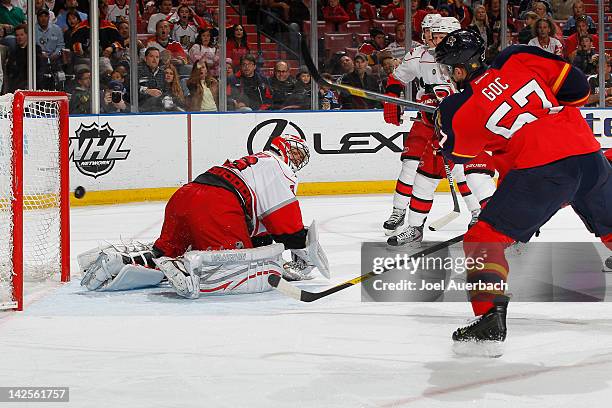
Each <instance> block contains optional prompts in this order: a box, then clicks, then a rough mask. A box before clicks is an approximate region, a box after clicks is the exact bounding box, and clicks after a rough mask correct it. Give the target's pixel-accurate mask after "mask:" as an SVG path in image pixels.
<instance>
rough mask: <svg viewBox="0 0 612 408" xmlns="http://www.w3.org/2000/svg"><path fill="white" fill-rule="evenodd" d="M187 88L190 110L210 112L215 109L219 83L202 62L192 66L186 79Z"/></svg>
mask: <svg viewBox="0 0 612 408" xmlns="http://www.w3.org/2000/svg"><path fill="white" fill-rule="evenodd" d="M187 88H188V89H189V97H188V98H187V99H188V102H187V104H188V108H189V110H191V111H196V112H197V111H204V112H212V111H216V110H217V106H218V103H219V83H218V82H217V80H216V79H215V78H213V77H212V76H211V75H210V74H209V73H208V70H207V67H206V64H205V63H204V62H199V63H197V64H195V65H194V66H193V69H192V70H191V75H190V76H189V79H188V80H187Z"/></svg>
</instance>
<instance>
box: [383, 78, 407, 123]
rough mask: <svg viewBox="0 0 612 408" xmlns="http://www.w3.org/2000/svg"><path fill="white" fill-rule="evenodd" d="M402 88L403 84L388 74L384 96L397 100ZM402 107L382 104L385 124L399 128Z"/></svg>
mask: <svg viewBox="0 0 612 408" xmlns="http://www.w3.org/2000/svg"><path fill="white" fill-rule="evenodd" d="M403 88H404V86H403V84H402V83H401V82H400V81H398V80H397V79H396V78H395V77H394V76H393V74H389V77H388V78H387V88H386V90H385V91H386V93H385V95H387V96H393V97H396V98H399V96H400V94H401V93H402V89H403ZM402 113H403V112H402V107H401V106H399V105H397V104H395V103H389V102H383V115H384V119H385V122H387V123H390V124H392V125H395V126H399V125H400V124H401V123H402Z"/></svg>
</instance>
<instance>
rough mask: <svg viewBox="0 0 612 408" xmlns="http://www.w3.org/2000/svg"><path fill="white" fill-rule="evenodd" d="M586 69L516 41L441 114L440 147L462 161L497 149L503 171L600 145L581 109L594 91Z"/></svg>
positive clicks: (438, 120) (447, 102)
mask: <svg viewBox="0 0 612 408" xmlns="http://www.w3.org/2000/svg"><path fill="white" fill-rule="evenodd" d="M589 91H590V89H589V85H588V83H587V80H586V78H585V76H584V74H583V73H582V72H580V71H579V70H578V69H577V68H575V67H572V66H571V65H570V64H568V63H566V62H565V61H563V60H562V59H561V58H560V57H558V56H556V55H553V54H550V53H548V52H546V51H543V50H541V49H538V48H536V47H529V46H520V45H519V46H516V45H515V46H510V47H508V48H506V49H505V50H504V51H502V52H501V53H500V54H499V55H498V57H497V58H496V59H495V60H494V61H493V63H492V64H491V67H490V68H489V69H488V70H486V71H485V72H483V73H482V74H481V75H480V76H477V77H475V79H474V80H472V81H470V83H469V84H467V85H466V87H465V89H464V90H463V91H462V92H460V93H457V94H454V95H451V96H449V97H448V98H446V99H444V101H442V103H441V104H440V108H439V115H437V117H436V126H437V127H438V131H439V136H440V142H441V147H442V149H443V152H444V153H445V155H447V156H448V157H449V158H451V159H452V160H453V161H455V162H456V163H466V162H469V161H470V160H471V159H473V158H474V157H476V156H477V155H478V154H479V153H480V152H482V151H483V150H486V151H491V152H492V153H493V155H494V158H495V162H496V166H497V168H498V170H499V171H500V174H502V175H503V174H505V173H506V172H507V171H509V170H511V169H524V168H531V167H537V166H542V165H545V164H548V163H552V162H554V161H557V160H561V159H563V158H566V157H570V156H576V155H581V154H587V153H592V152H595V151H597V150H599V149H600V145H599V143H598V142H597V140H596V139H595V138H594V137H593V132H592V131H591V128H590V127H589V125H588V124H587V122H586V121H585V120H584V119H583V118H582V115H581V114H580V111H579V110H578V108H577V107H578V106H580V105H583V104H584V103H585V102H586V100H587V99H588V96H589Z"/></svg>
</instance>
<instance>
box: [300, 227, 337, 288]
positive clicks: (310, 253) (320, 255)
mask: <svg viewBox="0 0 612 408" xmlns="http://www.w3.org/2000/svg"><path fill="white" fill-rule="evenodd" d="M291 254H292V256H293V255H295V256H297V257H298V258H300V259H301V260H303V261H304V262H305V264H306V265H307V266H311V267H312V268H317V269H318V270H319V272H320V273H321V275H323V276H324V277H325V278H327V279H329V278H330V277H331V275H330V272H329V261H328V260H327V255H325V251H324V250H323V248H322V247H321V245H320V244H319V233H318V231H317V225H316V224H315V221H312V224H310V227H308V235H307V237H306V248H304V249H292V250H291ZM312 268H311V270H312ZM305 269H306V268H304V270H305ZM308 273H310V271H309V272H308ZM308 273H306V276H307V275H308Z"/></svg>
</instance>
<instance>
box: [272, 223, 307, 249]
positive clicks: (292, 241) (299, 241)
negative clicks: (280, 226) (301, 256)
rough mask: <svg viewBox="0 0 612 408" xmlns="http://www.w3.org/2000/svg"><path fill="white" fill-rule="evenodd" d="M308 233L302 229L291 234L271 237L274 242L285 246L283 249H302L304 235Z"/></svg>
mask: <svg viewBox="0 0 612 408" xmlns="http://www.w3.org/2000/svg"><path fill="white" fill-rule="evenodd" d="M307 234H308V231H307V230H306V229H305V228H302V229H301V230H299V231H298V232H294V233H293V234H279V235H272V236H273V237H274V241H276V242H280V243H281V244H283V245H284V246H285V249H302V248H305V247H306V235H307Z"/></svg>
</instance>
